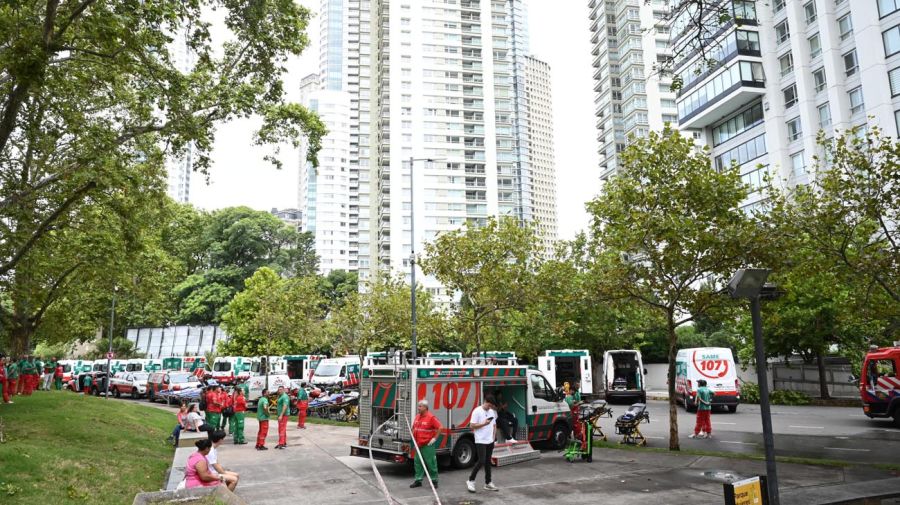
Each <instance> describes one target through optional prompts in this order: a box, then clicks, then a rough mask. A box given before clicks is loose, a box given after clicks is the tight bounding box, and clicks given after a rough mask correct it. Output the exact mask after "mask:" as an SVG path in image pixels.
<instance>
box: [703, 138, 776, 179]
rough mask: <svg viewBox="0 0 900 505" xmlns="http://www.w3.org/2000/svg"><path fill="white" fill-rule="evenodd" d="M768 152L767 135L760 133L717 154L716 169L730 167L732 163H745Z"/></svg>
mask: <svg viewBox="0 0 900 505" xmlns="http://www.w3.org/2000/svg"><path fill="white" fill-rule="evenodd" d="M764 154H766V135H765V134H763V135H759V136H758V137H755V138H752V139H750V140H748V141H747V142H744V143H743V144H741V145H739V146H737V147H733V148H731V149H729V150H728V151H725V152H724V153H722V154H720V155H719V156H716V158H715V165H716V170H724V169H725V168H727V167H730V166H731V164H732V163H735V164H737V165H743V164H744V163H747V162H748V161H752V160H755V159H756V158H759V157H760V156H762V155H764Z"/></svg>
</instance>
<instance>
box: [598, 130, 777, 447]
mask: <svg viewBox="0 0 900 505" xmlns="http://www.w3.org/2000/svg"><path fill="white" fill-rule="evenodd" d="M746 197H747V188H746V186H744V185H743V184H742V183H741V178H740V174H739V173H738V171H737V169H736V167H727V168H725V169H724V170H721V171H717V170H715V169H714V168H713V166H712V164H711V163H710V160H709V156H708V151H707V150H698V149H697V148H696V147H695V146H694V143H693V141H692V140H691V139H690V138H689V137H682V136H681V135H680V134H678V133H677V132H676V131H674V130H672V129H671V128H669V127H666V128H665V129H664V130H663V131H662V132H661V133H657V132H651V133H650V136H649V137H648V138H646V139H632V143H631V144H630V145H629V147H628V148H627V149H626V150H625V151H624V152H623V153H622V168H621V170H620V172H619V173H618V174H617V176H616V177H615V178H613V179H612V180H610V181H609V182H607V184H606V186H605V188H604V191H603V193H602V194H601V195H600V196H599V197H598V198H596V199H595V200H593V201H592V202H590V203H589V204H588V211H589V212H590V213H591V214H592V216H593V222H592V226H591V230H592V233H593V237H594V240H595V247H596V258H597V266H596V272H595V275H596V276H597V279H598V280H599V282H601V283H602V284H603V286H604V289H605V290H606V292H607V293H608V295H609V296H611V297H616V298H623V299H631V300H635V301H638V302H640V303H642V304H645V305H646V306H647V307H648V308H650V309H652V310H653V311H656V312H657V313H658V314H659V315H660V316H661V317H662V318H664V321H665V328H666V333H667V335H668V358H669V370H668V377H669V417H670V425H669V449H671V450H678V449H679V447H680V446H679V442H678V417H677V412H676V407H675V355H676V352H677V350H678V338H677V333H676V329H677V328H678V327H679V326H681V325H683V324H685V323H687V322H689V321H691V320H692V319H693V318H694V317H696V315H698V314H703V313H705V312H707V311H708V310H709V309H710V308H711V307H713V306H715V305H717V304H720V303H723V299H724V297H723V296H721V295H719V294H717V293H716V292H715V291H714V289H712V288H711V287H710V286H716V285H718V286H721V285H724V283H725V282H727V280H728V279H729V278H730V276H731V275H732V274H733V273H734V270H735V269H736V268H738V267H740V266H743V265H746V264H747V263H748V261H750V260H751V259H752V258H754V253H756V251H757V250H759V248H760V247H762V246H763V244H762V243H761V241H760V240H759V239H760V237H754V235H755V232H756V231H757V227H756V226H755V225H754V223H753V222H752V221H751V219H750V218H749V217H748V216H747V215H746V214H745V213H744V212H743V211H742V210H740V209H739V206H740V204H741V202H742V201H743V200H744V199H745V198H746ZM754 238H755V239H756V240H754ZM701 283H703V284H701Z"/></svg>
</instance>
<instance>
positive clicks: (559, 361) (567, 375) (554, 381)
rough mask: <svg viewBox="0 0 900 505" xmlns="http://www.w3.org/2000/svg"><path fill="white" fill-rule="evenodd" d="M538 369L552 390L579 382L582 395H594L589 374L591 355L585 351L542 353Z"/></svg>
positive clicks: (591, 377) (565, 350)
mask: <svg viewBox="0 0 900 505" xmlns="http://www.w3.org/2000/svg"><path fill="white" fill-rule="evenodd" d="M538 369H539V370H540V371H541V373H543V374H544V377H546V378H547V380H548V381H550V385H551V386H553V387H554V388H558V387H562V385H563V384H565V383H566V382H568V383H569V384H572V383H574V382H575V381H576V380H580V381H581V392H582V393H583V394H588V395H590V394H594V377H593V373H592V372H591V353H590V352H588V351H587V350H584V349H581V350H572V349H563V350H559V351H544V355H543V356H538Z"/></svg>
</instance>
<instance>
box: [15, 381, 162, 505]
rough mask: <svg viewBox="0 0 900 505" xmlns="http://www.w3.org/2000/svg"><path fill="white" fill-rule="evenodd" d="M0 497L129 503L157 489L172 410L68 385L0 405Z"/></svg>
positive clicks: (27, 500)
mask: <svg viewBox="0 0 900 505" xmlns="http://www.w3.org/2000/svg"><path fill="white" fill-rule="evenodd" d="M0 421H2V424H3V437H4V438H5V443H2V444H0V503H3V504H4V505H14V504H28V505H32V504H34V503H43V504H51V505H62V504H76V503H77V504H91V505H93V504H98V505H99V504H110V505H123V504H130V503H131V502H132V500H133V499H134V495H135V494H137V493H139V492H141V491H158V490H159V489H160V487H161V486H162V483H163V478H164V477H165V473H166V469H167V468H168V467H169V465H170V464H171V463H172V455H173V451H174V449H173V448H172V447H171V446H168V445H166V443H165V439H166V437H168V436H169V433H170V432H171V430H172V427H173V426H174V425H175V412H174V411H173V412H172V413H168V412H166V411H162V410H158V409H153V408H148V407H146V406H143V405H139V404H133V403H129V402H121V401H113V400H109V401H107V400H104V399H103V398H96V397H93V396H91V397H85V396H84V395H79V394H74V393H70V392H56V391H53V392H36V393H35V394H34V395H32V396H30V397H22V396H17V397H16V398H15V404H13V405H0Z"/></svg>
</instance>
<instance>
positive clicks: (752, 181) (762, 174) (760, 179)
mask: <svg viewBox="0 0 900 505" xmlns="http://www.w3.org/2000/svg"><path fill="white" fill-rule="evenodd" d="M768 172H769V167H768V166H761V167H760V166H758V167H756V168H754V169H753V170H751V171H750V172H748V173H746V174H743V175H742V176H741V182H743V183H744V184H746V185H748V186H750V192H751V193H756V192H757V191H759V190H760V189H762V187H763V186H765V185H766V176H767V175H768Z"/></svg>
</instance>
